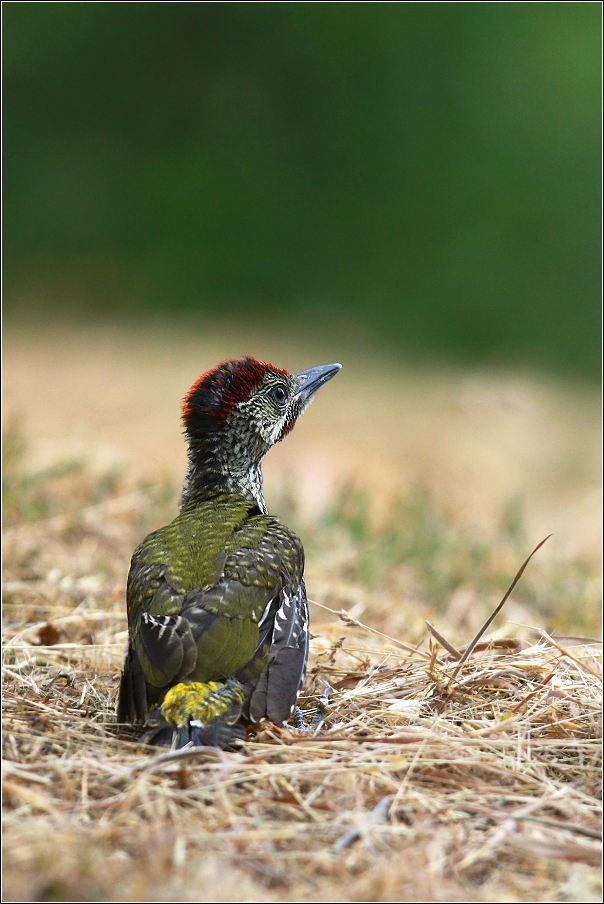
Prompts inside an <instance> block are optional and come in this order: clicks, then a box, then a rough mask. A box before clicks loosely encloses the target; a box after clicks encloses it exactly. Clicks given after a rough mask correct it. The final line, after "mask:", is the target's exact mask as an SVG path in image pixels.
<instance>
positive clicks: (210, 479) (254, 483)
mask: <svg viewBox="0 0 604 904" xmlns="http://www.w3.org/2000/svg"><path fill="white" fill-rule="evenodd" d="M216 490H225V491H226V492H229V493H234V494H236V495H237V496H243V497H244V498H245V499H249V500H250V502H254V503H255V504H256V505H257V506H258V508H259V509H260V511H261V512H263V513H264V514H267V512H268V509H267V507H266V502H265V500H264V492H263V489H262V468H261V462H258V463H257V464H251V465H248V466H247V467H242V466H241V464H232V465H231V466H230V467H229V466H228V464H227V465H223V466H221V467H220V468H213V467H209V466H208V464H207V463H205V462H203V463H202V462H200V461H199V460H198V459H197V460H196V458H195V457H194V456H192V455H191V454H189V464H188V467H187V473H186V476H185V479H184V483H183V487H182V495H181V497H180V509H181V511H182V509H183V508H184V507H185V505H187V504H188V503H189V502H193V501H194V500H196V499H200V500H201V499H203V498H205V497H206V496H207V495H208V494H209V493H212V492H215V491H216Z"/></svg>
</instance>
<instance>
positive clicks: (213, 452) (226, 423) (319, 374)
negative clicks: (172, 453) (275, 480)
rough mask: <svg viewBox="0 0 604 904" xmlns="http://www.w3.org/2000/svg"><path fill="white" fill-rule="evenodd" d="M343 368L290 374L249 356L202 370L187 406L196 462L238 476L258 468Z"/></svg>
mask: <svg viewBox="0 0 604 904" xmlns="http://www.w3.org/2000/svg"><path fill="white" fill-rule="evenodd" d="M340 367H341V365H340V364H324V365H320V366H318V367H311V368H309V369H308V370H303V371H300V372H299V373H296V374H290V373H288V372H287V371H286V370H281V369H280V368H278V367H274V366H273V365H272V364H266V363H264V362H261V361H256V359H255V358H249V357H246V358H242V359H241V360H238V361H235V360H230V361H224V362H223V363H222V364H219V365H218V367H215V368H214V369H213V370H210V371H208V372H207V373H205V374H202V376H201V377H200V378H199V379H198V380H197V381H196V382H195V383H194V384H193V386H192V387H191V389H190V390H189V392H188V393H187V394H186V396H185V397H184V399H183V406H182V413H183V422H184V427H185V435H186V438H187V441H188V443H189V459H190V462H191V465H192V466H193V467H194V468H195V469H196V470H198V471H204V472H207V471H209V472H213V473H217V474H224V475H225V476H227V477H234V478H237V477H238V475H242V476H244V477H245V475H246V474H249V473H250V472H252V471H254V470H258V471H259V467H260V463H261V462H262V459H263V458H264V456H265V455H266V453H267V452H268V450H269V449H270V448H271V446H273V445H274V444H275V443H278V442H280V441H281V440H282V439H283V437H284V436H287V434H288V433H289V432H290V431H291V430H292V428H293V426H294V424H295V423H296V421H297V419H298V418H299V417H300V415H301V414H302V412H303V411H304V410H305V409H306V408H307V407H308V405H309V404H310V402H311V401H312V400H313V398H314V396H315V393H316V392H317V390H318V389H319V387H321V386H322V385H323V384H324V383H326V382H327V381H328V380H330V379H331V378H332V377H333V376H335V374H336V373H337V372H338V370H339V369H340Z"/></svg>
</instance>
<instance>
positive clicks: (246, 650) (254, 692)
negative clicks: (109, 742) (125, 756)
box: [118, 358, 339, 746]
mask: <svg viewBox="0 0 604 904" xmlns="http://www.w3.org/2000/svg"><path fill="white" fill-rule="evenodd" d="M338 369H339V365H326V366H325V367H319V368H311V369H310V370H309V371H303V372H301V373H300V374H295V375H292V374H288V373H287V372H286V371H282V370H280V369H278V368H274V367H272V365H267V364H262V363H261V362H258V361H255V360H254V359H251V358H244V359H243V360H241V361H228V362H225V363H224V364H222V365H219V367H217V368H216V369H215V370H213V371H210V372H209V373H207V374H204V375H203V376H202V377H200V379H199V380H198V381H197V382H196V383H195V384H194V385H193V387H192V388H191V390H190V392H189V393H188V394H187V396H186V397H185V399H184V402H183V420H184V424H185V434H186V437H187V440H188V444H189V466H188V471H187V476H186V478H185V483H184V487H183V495H182V500H181V511H180V514H179V515H178V516H177V517H176V518H175V519H174V521H172V523H171V524H169V525H167V526H166V527H163V528H161V529H160V530H157V531H154V532H153V533H151V534H149V536H148V537H146V538H145V540H143V542H142V543H141V545H140V546H139V547H138V549H137V550H136V551H135V553H134V555H133V557H132V564H131V568H130V574H129V577H128V591H127V600H128V627H129V646H128V652H127V655H126V662H125V666H124V672H123V675H122V683H121V687H120V697H119V703H118V719H119V720H120V721H131V722H141V723H145V722H146V723H147V724H148V725H151V728H150V730H149V732H148V734H147V737H148V739H149V740H152V741H154V742H156V743H171V742H172V740H173V733H174V732H176V733H177V738H176V743H177V744H178V745H179V746H180V745H182V744H184V743H186V742H187V741H189V740H192V741H193V742H194V743H206V744H217V745H219V746H226V744H228V743H229V742H230V741H231V740H232V739H233V738H235V737H237V736H241V734H242V733H243V728H244V725H245V723H246V722H248V721H259V720H261V719H269V720H270V721H272V722H275V723H277V724H281V723H283V722H284V721H286V720H287V719H288V718H289V716H290V714H291V712H292V709H293V707H294V705H295V702H296V699H297V694H298V693H299V690H300V688H301V686H302V682H303V680H304V674H305V669H306V660H307V656H308V607H307V602H306V590H305V587H304V578H303V573H304V550H303V548H302V544H301V542H300V540H299V538H298V537H297V536H296V534H294V533H293V531H291V530H289V528H287V527H285V526H284V525H282V524H281V523H280V522H279V521H278V520H277V519H276V518H273V517H272V516H270V515H269V514H268V513H267V509H266V504H265V501H264V495H263V492H262V472H261V462H262V459H263V458H264V455H265V454H266V452H267V451H268V449H269V448H270V447H271V446H272V445H273V444H274V443H275V442H279V441H280V440H281V439H282V438H283V437H284V436H285V435H287V433H288V432H289V431H290V430H291V429H292V427H293V425H294V423H295V421H296V419H297V418H298V417H299V416H300V414H301V413H302V411H304V409H305V408H306V406H307V405H308V403H309V402H310V400H311V398H312V396H313V394H314V393H315V392H316V390H317V389H318V387H319V386H320V385H322V383H324V382H326V380H328V379H330V378H331V377H332V376H333V375H334V374H335V373H336V372H337V370H338ZM208 682H215V683H217V684H216V685H215V686H214V685H212V687H210V688H209V689H208ZM166 694H168V696H166ZM199 714H202V715H201V716H200V715H199ZM240 716H241V718H240Z"/></svg>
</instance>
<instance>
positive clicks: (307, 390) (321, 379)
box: [294, 364, 342, 402]
mask: <svg viewBox="0 0 604 904" xmlns="http://www.w3.org/2000/svg"><path fill="white" fill-rule="evenodd" d="M341 367H342V365H341V364H319V365H318V367H309V368H308V370H301V371H300V372H299V373H297V374H294V380H295V381H296V383H297V384H298V388H297V389H296V391H295V393H294V398H295V399H300V401H303V402H306V401H307V400H308V399H309V398H310V397H311V396H312V395H314V393H315V392H316V391H317V389H319V387H320V386H322V385H323V383H327V381H328V380H331V378H332V377H335V375H336V374H337V372H338V371H339V370H340V369H341Z"/></svg>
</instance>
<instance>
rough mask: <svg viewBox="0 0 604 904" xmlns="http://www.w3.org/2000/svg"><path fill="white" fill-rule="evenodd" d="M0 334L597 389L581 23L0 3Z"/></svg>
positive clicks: (395, 9)
mask: <svg viewBox="0 0 604 904" xmlns="http://www.w3.org/2000/svg"><path fill="white" fill-rule="evenodd" d="M3 25H4V275H5V313H6V314H7V315H8V316H9V318H11V317H16V316H18V315H20V314H28V315H29V316H31V315H32V313H33V315H34V316H36V317H40V318H44V317H55V316H57V315H58V314H61V315H62V316H63V315H66V314H67V315H76V316H82V315H83V314H92V315H94V316H99V315H100V316H104V317H111V318H116V317H129V318H130V319H132V317H138V318H145V319H148V318H149V317H157V316H160V317H161V316H168V317H171V318H174V317H182V316H183V315H185V316H187V317H191V316H192V315H193V316H196V315H201V316H202V317H211V318H214V319H220V318H224V321H225V323H226V324H227V326H228V323H230V322H232V319H233V318H236V319H237V322H238V323H242V322H243V323H245V322H248V321H249V322H251V323H254V324H256V325H258V324H259V323H260V324H264V323H266V325H267V328H271V329H274V328H275V327H276V328H279V329H283V331H284V333H286V331H287V330H292V331H296V330H299V331H301V332H306V333H307V334H309V335H310V336H311V337H312V335H313V334H315V335H317V334H320V335H321V336H323V337H325V336H327V335H329V333H330V332H332V333H333V332H335V331H339V332H342V331H343V332H345V333H346V334H348V335H350V336H351V337H356V340H357V341H358V340H359V339H360V340H361V341H362V342H363V343H367V344H368V346H373V345H375V347H376V348H378V349H381V350H386V351H387V353H388V354H389V355H391V356H398V357H399V358H401V359H405V358H409V357H415V358H417V357H420V358H421V357H422V356H423V357H425V358H428V359H441V360H447V361H450V362H459V363H466V364H467V363H469V364H482V363H485V362H487V363H498V364H501V363H510V364H514V365H517V364H519V365H521V366H523V367H527V368H530V369H536V368H542V369H543V368H544V369H546V370H549V371H553V372H557V373H561V374H569V375H573V376H575V377H579V378H583V379H584V378H586V379H588V380H593V379H597V376H598V372H599V361H600V326H599V324H600V109H601V102H600V43H601V42H600V34H601V5H600V3H597V2H576V3H548V2H544V3H530V2H529V3H178V2H175V3H163V2H159V3H128V2H126V3H111V2H103V3H83V2H74V3H42V2H40V3H27V2H23V3H15V2H12V3H4V4H3Z"/></svg>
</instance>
